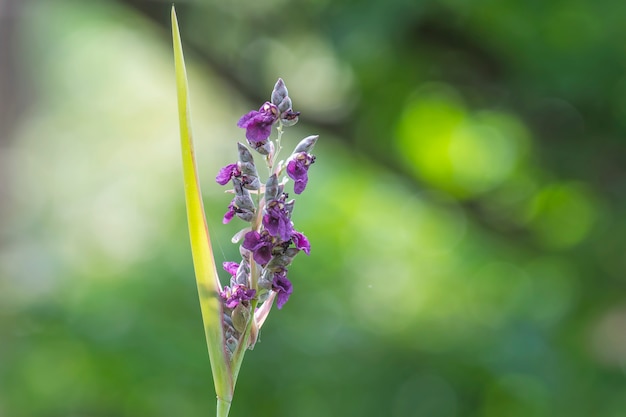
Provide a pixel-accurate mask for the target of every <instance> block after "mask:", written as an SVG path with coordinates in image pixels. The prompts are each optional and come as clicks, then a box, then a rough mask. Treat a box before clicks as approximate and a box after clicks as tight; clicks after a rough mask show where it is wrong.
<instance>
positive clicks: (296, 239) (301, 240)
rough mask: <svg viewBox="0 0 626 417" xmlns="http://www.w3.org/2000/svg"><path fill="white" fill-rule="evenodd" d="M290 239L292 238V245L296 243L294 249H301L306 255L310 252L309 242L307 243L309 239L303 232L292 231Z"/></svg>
mask: <svg viewBox="0 0 626 417" xmlns="http://www.w3.org/2000/svg"><path fill="white" fill-rule="evenodd" d="M291 239H292V240H293V243H294V245H296V249H299V250H301V251H303V252H304V253H306V254H307V255H310V254H311V244H310V243H309V239H307V238H306V236H304V234H302V233H300V232H293V234H292V235H291Z"/></svg>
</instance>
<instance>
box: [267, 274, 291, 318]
mask: <svg viewBox="0 0 626 417" xmlns="http://www.w3.org/2000/svg"><path fill="white" fill-rule="evenodd" d="M272 290H274V291H276V294H277V299H276V306H277V307H278V309H279V310H280V309H281V308H283V306H284V305H285V303H286V302H287V300H289V296H290V295H291V293H292V292H293V285H291V281H289V280H288V279H287V271H283V272H280V273H277V274H274V281H273V282H272Z"/></svg>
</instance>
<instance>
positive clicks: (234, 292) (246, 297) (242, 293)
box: [220, 284, 256, 309]
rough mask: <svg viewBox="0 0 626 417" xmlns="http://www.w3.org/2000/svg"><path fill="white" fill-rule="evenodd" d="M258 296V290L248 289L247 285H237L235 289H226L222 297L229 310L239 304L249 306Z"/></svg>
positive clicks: (221, 293) (221, 294) (222, 292)
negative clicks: (249, 302)
mask: <svg viewBox="0 0 626 417" xmlns="http://www.w3.org/2000/svg"><path fill="white" fill-rule="evenodd" d="M255 295H256V290H252V289H248V288H247V287H246V286H245V285H241V284H237V285H235V286H234V287H233V288H230V287H224V291H221V292H220V296H221V297H222V299H223V300H224V304H225V305H226V307H227V308H231V309H233V308H235V307H237V305H238V304H239V303H244V304H247V302H248V301H250V300H252V299H253V298H254V296H255Z"/></svg>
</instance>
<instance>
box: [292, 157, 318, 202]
mask: <svg viewBox="0 0 626 417" xmlns="http://www.w3.org/2000/svg"><path fill="white" fill-rule="evenodd" d="M314 162H315V156H313V155H311V154H310V153H306V152H300V153H298V154H296V155H295V156H294V157H292V159H290V160H289V162H287V175H289V177H291V179H293V180H294V181H295V184H294V185H293V192H294V193H296V194H301V193H302V191H304V189H305V188H306V184H307V182H309V175H308V171H309V167H310V166H311V164H312V163H314Z"/></svg>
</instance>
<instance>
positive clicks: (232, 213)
mask: <svg viewBox="0 0 626 417" xmlns="http://www.w3.org/2000/svg"><path fill="white" fill-rule="evenodd" d="M235 210H236V209H235V200H233V201H231V202H230V204H229V205H228V210H226V213H225V214H224V218H223V219H222V223H223V224H226V223H229V222H230V221H231V220H232V219H233V217H235V214H236V213H237V212H236V211H235Z"/></svg>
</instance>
